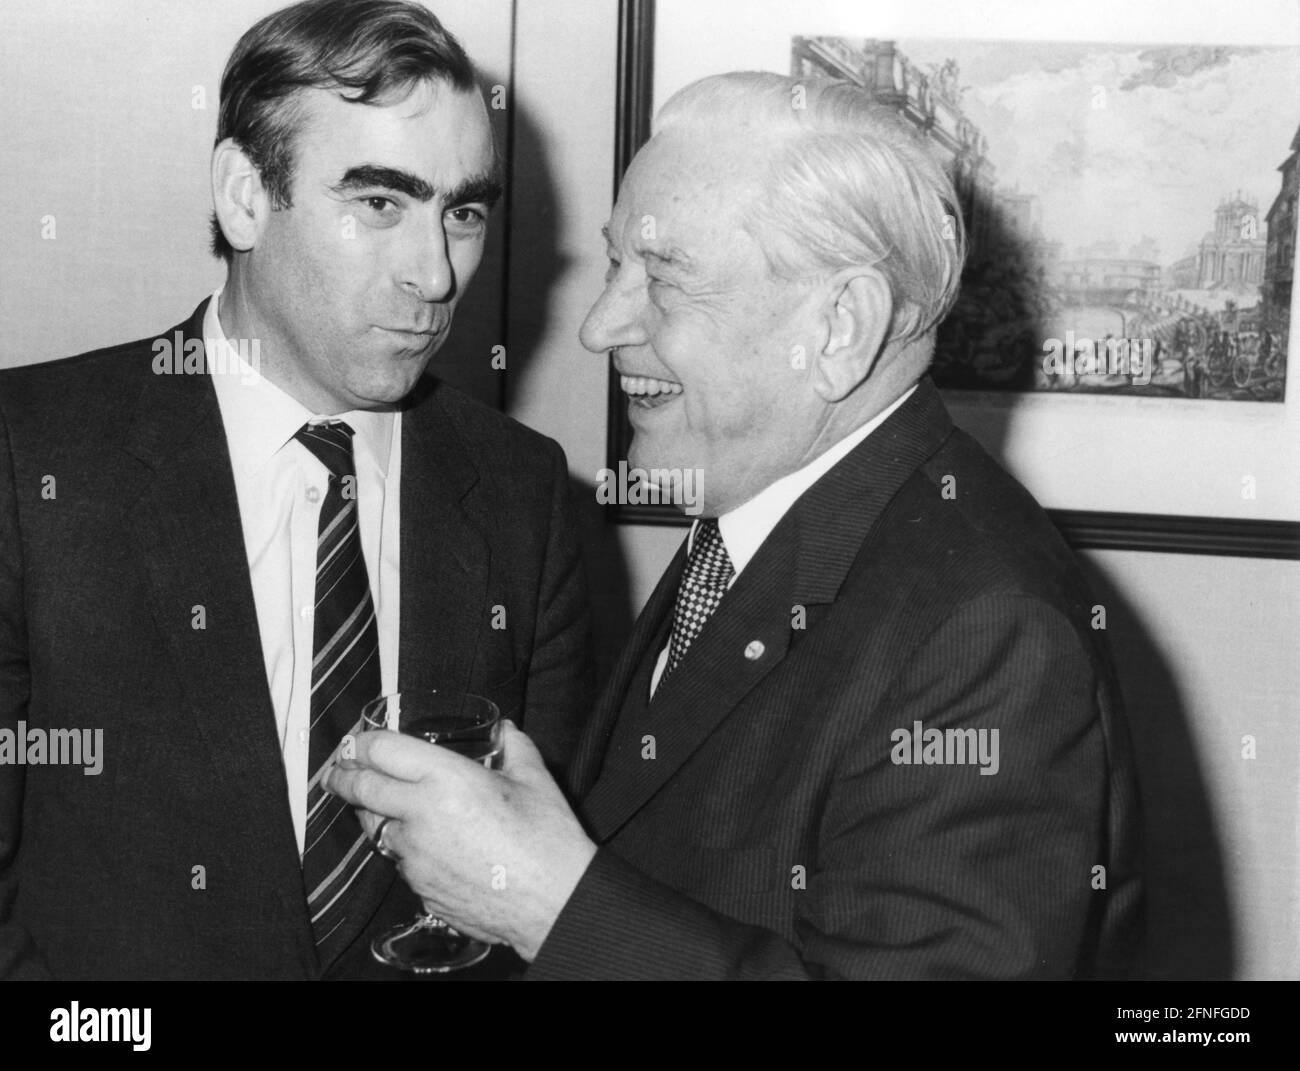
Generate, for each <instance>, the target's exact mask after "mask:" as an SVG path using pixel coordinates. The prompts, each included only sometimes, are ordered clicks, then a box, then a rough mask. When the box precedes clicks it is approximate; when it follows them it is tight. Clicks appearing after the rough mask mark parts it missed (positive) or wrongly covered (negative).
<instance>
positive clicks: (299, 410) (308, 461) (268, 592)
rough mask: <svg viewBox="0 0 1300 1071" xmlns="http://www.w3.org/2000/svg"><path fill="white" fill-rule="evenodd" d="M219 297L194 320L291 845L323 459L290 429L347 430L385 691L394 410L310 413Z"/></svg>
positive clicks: (307, 719)
mask: <svg viewBox="0 0 1300 1071" xmlns="http://www.w3.org/2000/svg"><path fill="white" fill-rule="evenodd" d="M220 296H221V290H220V289H218V290H217V292H216V293H215V294H213V295H212V301H211V302H210V303H209V304H208V309H207V313H206V314H205V316H204V319H203V337H204V342H205V347H206V351H207V356H208V372H209V374H210V375H211V376H212V381H213V385H214V386H215V388H216V392H217V402H218V404H219V405H220V407H221V421H222V424H223V425H224V426H225V431H226V442H227V444H228V445H229V447H230V461H231V464H232V466H233V469H234V476H235V491H236V493H237V494H238V497H239V519H240V523H241V524H242V525H243V529H244V550H245V551H246V553H247V555H248V571H249V575H250V577H251V578H252V582H253V601H254V602H255V603H256V606H257V626H258V631H259V633H260V634H261V641H262V657H263V659H264V660H265V662H266V681H267V684H268V685H269V687H270V690H271V705H272V707H273V708H274V710H275V727H276V734H277V736H278V737H279V740H280V748H281V753H282V755H283V758H284V772H285V776H286V777H287V779H288V783H289V810H290V812H291V814H292V816H293V828H294V832H295V833H296V834H297V835H298V852H299V855H301V854H302V850H303V835H304V832H305V830H306V826H307V776H308V771H307V765H308V745H309V728H310V725H311V666H312V655H313V651H312V628H313V613H314V610H315V605H316V540H317V528H318V524H319V521H320V510H321V504H322V502H323V501H324V498H325V491H326V489H327V488H328V486H329V470H328V469H326V467H325V465H324V463H323V462H321V461H320V460H319V459H318V458H317V457H316V456H315V455H314V454H313V453H312V452H311V451H310V450H308V449H307V448H306V447H305V446H303V445H302V443H300V442H298V440H297V439H295V438H294V435H295V433H296V432H297V431H298V429H299V428H301V427H302V426H303V425H304V424H306V423H308V422H312V423H320V422H323V421H325V420H343V421H346V422H347V423H348V424H349V425H350V426H351V427H352V429H353V431H354V432H355V434H354V435H353V437H352V448H353V455H354V457H355V459H356V468H357V510H358V514H359V516H358V523H359V526H360V529H361V552H362V555H363V557H364V558H365V561H366V571H367V572H368V574H369V579H370V594H371V597H372V598H373V599H374V602H375V616H376V621H377V624H378V630H379V666H380V679H381V682H382V687H383V693H384V694H385V695H387V694H389V693H390V692H392V691H394V690H395V689H396V687H397V651H398V643H397V639H398V627H399V620H398V615H399V610H400V607H401V602H400V598H401V592H400V583H401V560H400V554H399V552H400V547H399V539H398V536H399V533H400V531H401V519H400V514H399V509H400V505H401V495H400V492H399V488H400V486H401V469H402V415H401V413H400V412H386V413H372V412H364V411H360V410H353V411H351V412H347V413H338V414H334V415H331V416H322V415H321V414H319V413H313V412H311V410H309V409H307V408H306V407H305V406H303V405H302V404H301V403H300V402H298V401H295V400H294V399H293V398H291V397H290V396H289V395H288V394H286V393H285V392H284V391H283V390H281V389H280V388H279V387H277V386H275V384H273V383H271V382H270V381H269V380H267V379H265V378H263V377H262V376H260V375H258V374H257V371H256V368H255V367H250V365H249V364H248V363H247V362H245V361H244V360H243V359H242V358H241V357H240V355H239V353H238V351H237V349H236V348H235V347H234V346H232V345H231V344H230V342H229V341H228V339H227V337H226V334H225V332H224V331H223V330H222V327H221V322H220V319H219V318H218V315H217V302H218V299H219V298H220ZM376 565H377V566H378V567H376ZM359 716H360V713H359V712H358V717H359Z"/></svg>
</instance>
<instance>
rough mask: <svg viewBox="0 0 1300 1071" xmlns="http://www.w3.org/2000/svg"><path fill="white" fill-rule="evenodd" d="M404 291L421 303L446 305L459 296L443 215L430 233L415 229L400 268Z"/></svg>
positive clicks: (430, 228)
mask: <svg viewBox="0 0 1300 1071" xmlns="http://www.w3.org/2000/svg"><path fill="white" fill-rule="evenodd" d="M398 278H399V282H400V283H401V285H402V288H403V289H405V290H407V291H409V292H411V293H412V294H414V295H416V296H417V297H418V298H419V299H420V300H421V301H446V300H448V299H449V298H450V297H451V296H452V295H453V294H455V292H456V272H455V269H454V268H453V267H452V263H451V252H450V249H449V247H448V244H447V231H446V228H445V227H444V225H443V222H442V215H441V213H440V212H439V213H437V214H436V216H435V220H434V222H433V223H432V224H431V226H430V227H429V228H428V229H423V228H412V235H411V239H410V241H409V242H407V243H406V244H405V246H404V247H403V250H402V259H401V261H400V266H399V268H398Z"/></svg>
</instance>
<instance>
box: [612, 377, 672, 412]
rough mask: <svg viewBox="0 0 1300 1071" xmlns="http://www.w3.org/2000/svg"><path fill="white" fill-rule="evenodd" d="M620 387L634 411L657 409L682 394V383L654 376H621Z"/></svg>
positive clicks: (619, 379) (619, 378)
mask: <svg viewBox="0 0 1300 1071" xmlns="http://www.w3.org/2000/svg"><path fill="white" fill-rule="evenodd" d="M618 385H619V389H620V390H622V391H623V393H624V394H626V395H627V398H628V406H629V407H630V408H634V409H657V408H658V407H659V406H661V405H664V404H666V403H667V402H670V401H672V399H673V398H675V397H677V395H679V394H681V393H682V385H681V384H680V383H675V382H674V381H673V380H671V379H657V378H656V377H654V376H624V375H620V376H619V377H618Z"/></svg>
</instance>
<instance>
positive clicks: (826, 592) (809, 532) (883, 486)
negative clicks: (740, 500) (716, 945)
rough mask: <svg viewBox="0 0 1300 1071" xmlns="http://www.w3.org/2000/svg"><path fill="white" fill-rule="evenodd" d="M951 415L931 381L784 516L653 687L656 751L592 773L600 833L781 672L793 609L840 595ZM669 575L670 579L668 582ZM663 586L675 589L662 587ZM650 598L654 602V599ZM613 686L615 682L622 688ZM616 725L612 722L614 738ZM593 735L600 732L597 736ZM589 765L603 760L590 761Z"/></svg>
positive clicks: (622, 704)
mask: <svg viewBox="0 0 1300 1071" xmlns="http://www.w3.org/2000/svg"><path fill="white" fill-rule="evenodd" d="M951 429H952V423H951V420H950V419H949V418H948V415H947V413H946V411H945V410H944V408H943V403H942V402H941V401H940V399H939V395H938V392H937V391H936V390H935V389H934V386H933V385H932V384H931V383H930V381H929V380H928V379H924V380H922V381H921V383H920V384H919V385H918V388H917V390H916V393H915V394H913V396H912V397H911V398H909V399H908V400H907V401H906V402H905V403H904V404H903V405H902V406H900V407H899V409H898V410H896V411H895V412H894V413H893V414H892V415H891V416H890V417H889V419H888V420H886V421H885V423H884V424H882V425H881V426H880V427H879V428H878V429H876V431H875V432H874V433H872V434H871V435H869V436H868V437H867V438H866V439H865V440H864V441H863V442H862V443H861V444H860V445H859V446H858V447H857V448H856V449H854V450H853V451H852V452H851V453H850V454H849V455H848V456H847V457H845V458H844V459H843V460H842V461H840V462H839V463H838V464H837V465H836V466H835V467H834V468H832V469H831V471H830V472H828V473H827V474H826V475H825V476H823V477H822V478H821V479H820V480H818V481H817V483H816V484H814V485H813V487H811V488H810V489H809V490H808V491H807V492H806V493H805V494H804V495H803V496H802V497H801V498H800V499H799V500H798V501H797V502H796V503H795V505H794V506H793V507H792V508H791V509H790V510H789V512H787V513H786V515H785V516H784V517H783V518H782V519H781V521H780V522H779V523H778V524H777V526H776V528H774V529H773V530H772V532H771V534H770V535H769V536H768V538H767V539H766V540H764V542H763V545H762V546H761V547H760V548H759V551H758V553H757V554H756V555H755V556H754V558H753V560H752V561H750V563H749V564H748V566H746V568H745V570H744V572H742V573H741V575H740V577H739V578H738V579H737V580H736V582H735V583H734V584H733V585H732V587H731V589H730V590H729V591H728V592H727V595H726V597H725V598H724V599H723V600H722V603H721V604H720V605H719V607H718V609H717V611H715V613H714V614H713V616H712V617H711V618H710V619H709V622H708V624H707V626H706V627H705V628H704V630H703V632H701V633H700V635H699V637H698V638H697V639H696V641H695V643H694V644H693V645H692V647H691V650H690V653H689V655H688V657H687V658H686V660H685V661H684V662H683V663H682V665H681V666H680V667H679V668H678V669H677V671H676V672H674V673H673V674H672V676H670V677H669V678H668V680H667V681H665V682H664V683H663V684H662V685H661V686H660V688H659V690H658V691H657V692H656V694H655V698H654V701H653V702H652V703H651V704H650V707H649V710H648V714H647V729H646V732H648V733H650V734H652V735H653V736H654V737H655V760H654V761H653V762H650V761H644V760H642V759H641V758H640V755H639V752H637V751H636V750H635V749H629V748H622V749H620V750H619V752H618V753H617V755H611V756H610V758H609V759H607V761H606V762H605V764H604V765H603V767H600V768H598V770H597V771H596V772H595V774H594V783H592V784H591V785H590V788H589V790H588V791H587V792H586V793H585V795H584V797H583V799H582V805H581V810H582V812H583V815H584V817H585V818H586V819H587V821H588V823H589V826H590V828H591V831H592V835H593V836H594V837H595V838H596V839H597V840H598V841H604V840H608V839H609V838H610V837H612V836H613V835H614V834H615V833H616V832H617V831H618V830H619V829H620V828H621V827H622V826H623V825H624V824H626V823H627V821H628V820H629V819H631V818H632V817H633V816H634V815H635V814H636V813H637V811H639V810H640V809H641V808H642V807H644V806H645V805H646V804H647V803H648V802H649V801H650V800H651V799H652V798H653V797H654V796H655V794H656V793H658V792H659V791H660V790H661V789H662V788H663V787H664V785H665V784H666V783H667V782H668V781H670V780H671V779H672V777H673V776H674V775H675V774H676V773H677V771H678V770H679V769H681V767H682V765H683V764H684V763H685V762H686V761H687V760H688V759H689V758H690V757H691V755H692V754H694V753H695V752H696V751H697V750H698V749H699V748H700V747H701V746H702V745H703V744H704V743H705V741H706V740H707V739H708V738H709V736H710V735H711V734H713V733H714V732H715V731H716V730H717V729H718V727H719V726H720V725H721V724H722V723H723V722H724V721H725V720H726V719H727V718H728V717H730V716H731V715H732V714H733V713H734V712H735V710H736V709H737V707H738V706H739V705H740V703H741V702H742V701H743V700H744V698H745V697H746V696H747V695H748V694H749V693H750V692H751V691H753V690H754V689H755V688H756V687H757V686H758V685H759V684H760V683H761V682H762V680H763V679H764V678H765V677H766V676H767V675H768V674H769V673H771V672H773V671H775V670H776V669H777V668H778V667H779V666H780V665H781V663H782V662H783V661H784V659H785V658H786V655H787V653H788V652H789V649H790V647H791V642H792V637H793V632H792V628H791V624H792V621H793V619H794V614H795V608H796V607H799V606H802V607H804V608H805V610H806V612H807V618H808V625H809V628H814V627H816V620H817V616H816V612H817V608H818V607H823V606H825V605H827V604H829V603H831V602H833V601H834V599H835V597H836V595H837V593H838V592H839V589H840V587H841V586H842V585H843V583H844V579H845V577H846V576H847V575H848V571H849V569H850V568H851V567H852V565H853V562H854V560H855V559H856V558H857V556H858V554H859V552H861V551H862V549H863V546H864V544H865V543H866V542H867V541H868V539H869V536H870V533H871V530H872V529H873V527H874V526H875V524H876V522H877V520H878V519H879V518H880V515H881V514H882V513H883V512H884V510H885V508H886V506H887V505H888V504H889V501H890V499H892V498H893V497H894V495H895V494H896V493H897V492H898V489H899V488H900V487H901V486H902V484H903V483H904V482H905V481H906V480H907V479H908V477H909V476H911V474H912V473H913V472H915V471H916V469H917V468H918V467H919V466H920V465H921V464H923V463H924V461H925V459H926V458H928V457H929V456H930V455H931V454H933V453H934V451H935V450H937V449H938V448H939V446H940V445H941V443H942V442H943V440H944V439H945V438H946V437H947V436H948V434H949V433H950V432H951ZM681 557H682V555H681V553H680V552H679V555H678V559H677V560H675V561H674V566H675V568H674V569H670V570H669V574H668V575H666V576H665V578H664V580H663V581H661V582H660V586H659V588H658V589H657V590H656V593H655V596H656V598H657V599H658V600H659V607H658V613H659V615H660V616H661V615H662V614H663V613H664V612H671V611H670V610H669V611H665V610H664V608H663V600H665V599H667V600H669V606H671V600H672V599H673V598H674V597H675V594H676V586H677V584H676V579H677V577H678V576H679V575H680V568H681V565H680V559H681ZM670 578H671V579H672V584H671V586H669V584H668V581H669V579H670ZM666 589H667V590H666ZM652 601H653V600H652ZM649 610H650V607H649V606H647V612H646V613H644V614H643V615H642V619H641V620H639V621H638V623H637V628H636V630H634V637H639V638H640V641H641V648H642V649H641V650H640V651H639V652H638V651H635V650H629V651H628V652H627V654H626V655H625V658H624V662H628V661H630V664H631V667H632V670H633V671H634V670H635V666H636V665H637V664H638V662H639V658H640V657H645V656H646V652H645V650H644V646H645V644H646V643H648V642H649V640H648V639H647V638H646V632H647V631H649V632H651V633H652V632H653V628H654V624H655V622H656V621H657V620H659V619H660V618H658V617H657V618H655V619H654V620H646V619H647V618H648V617H649ZM619 675H620V676H621V678H622V679H621V681H620V679H619V676H616V678H615V680H614V682H612V687H611V689H610V690H609V691H607V694H606V696H605V697H603V699H602V702H601V704H599V706H598V710H599V711H601V712H602V713H601V714H600V715H598V716H600V717H604V718H606V719H607V720H608V722H609V723H610V724H611V725H612V723H613V722H614V721H616V720H617V717H616V715H614V714H613V713H611V712H610V711H608V710H606V709H605V708H606V707H607V706H612V707H613V708H614V709H615V710H617V711H619V713H620V715H622V714H626V711H627V710H628V708H629V706H630V704H629V703H628V702H627V698H626V692H627V680H628V679H629V678H630V673H629V672H628V671H627V667H626V666H625V665H624V663H620V668H619ZM615 689H616V690H615ZM611 732H612V730H609V729H606V730H605V731H604V742H605V745H606V748H607V742H608V740H609V737H610V735H611ZM594 743H595V740H593V744H594ZM588 766H589V768H591V769H596V766H595V763H593V762H591V761H590V760H588Z"/></svg>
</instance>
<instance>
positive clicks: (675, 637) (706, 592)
mask: <svg viewBox="0 0 1300 1071" xmlns="http://www.w3.org/2000/svg"><path fill="white" fill-rule="evenodd" d="M735 572H736V571H735V569H733V568H732V566H731V559H730V558H729V557H728V556H727V547H726V544H724V543H723V542H722V533H721V532H719V531H718V522H717V521H715V520H707V521H701V522H700V525H699V527H698V528H696V529H695V541H694V542H693V543H692V544H691V553H690V555H689V556H688V557H687V559H686V572H685V573H684V574H683V575H682V582H681V586H680V587H678V589H677V605H676V607H674V609H673V632H672V636H671V637H670V638H669V640H668V666H667V668H666V669H665V670H664V674H663V677H662V678H661V679H660V682H659V683H660V684H663V682H664V681H666V680H667V679H668V675H669V674H670V673H672V671H673V670H675V669H676V668H677V666H678V664H679V663H680V662H681V660H682V659H683V658H684V657H685V656H686V652H687V650H688V649H689V648H690V646H691V644H692V643H694V642H695V638H696V637H697V636H698V635H699V634H700V632H701V630H702V629H703V628H704V622H706V621H707V620H708V619H709V616H710V615H711V614H712V613H713V611H714V610H716V609H717V608H718V603H720V602H722V596H723V595H725V594H726V591H727V585H728V584H729V583H730V582H731V578H732V576H733V575H734V574H735Z"/></svg>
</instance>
